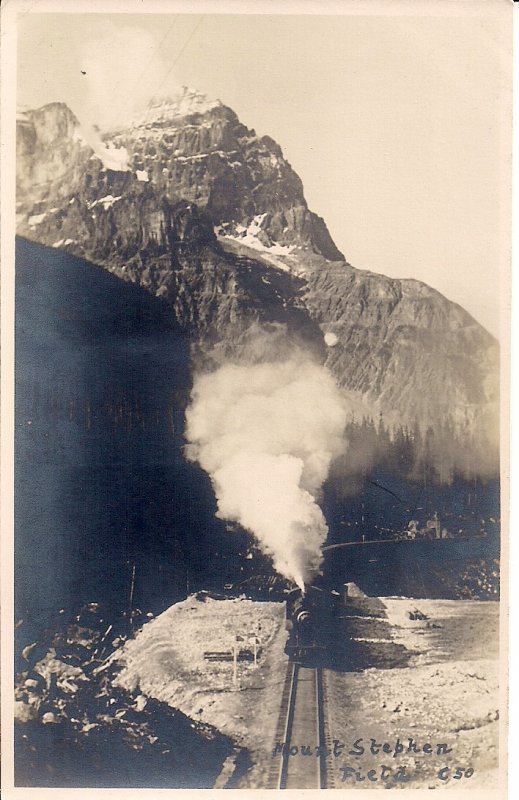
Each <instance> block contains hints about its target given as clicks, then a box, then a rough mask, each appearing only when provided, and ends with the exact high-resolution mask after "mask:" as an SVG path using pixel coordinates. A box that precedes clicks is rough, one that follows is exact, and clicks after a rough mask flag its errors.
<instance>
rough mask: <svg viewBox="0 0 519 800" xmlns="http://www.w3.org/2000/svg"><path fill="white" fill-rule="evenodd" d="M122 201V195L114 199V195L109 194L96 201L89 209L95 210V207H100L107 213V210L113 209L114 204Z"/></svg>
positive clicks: (89, 205) (90, 204)
mask: <svg viewBox="0 0 519 800" xmlns="http://www.w3.org/2000/svg"><path fill="white" fill-rule="evenodd" d="M121 199H122V195H119V196H118V197H114V196H113V194H107V195H105V196H104V197H100V198H99V199H98V200H94V202H93V203H89V204H88V207H89V208H94V207H95V206H97V205H99V206H103V208H104V209H105V211H106V209H107V208H111V207H112V206H113V204H114V203H117V201H118V200H121Z"/></svg>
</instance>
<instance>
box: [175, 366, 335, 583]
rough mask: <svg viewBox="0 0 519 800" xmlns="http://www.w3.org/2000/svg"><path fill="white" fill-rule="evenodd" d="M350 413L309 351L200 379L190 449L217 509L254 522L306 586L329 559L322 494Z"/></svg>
mask: <svg viewBox="0 0 519 800" xmlns="http://www.w3.org/2000/svg"><path fill="white" fill-rule="evenodd" d="M345 422H346V407H345V403H344V400H343V399H342V397H341V395H340V393H339V391H338V389H337V387H336V385H335V383H334V381H333V378H332V377H331V375H330V374H329V373H328V372H327V371H326V369H325V368H324V367H322V366H319V365H317V364H315V363H313V362H311V361H310V360H308V358H306V357H305V356H303V355H301V354H297V355H296V356H294V357H292V358H289V359H285V360H283V361H277V362H276V361H275V362H271V363H260V364H252V365H247V366H244V365H242V364H239V365H238V364H226V365H224V366H221V367H220V368H219V369H217V370H216V371H214V372H212V373H209V374H201V375H198V377H197V378H196V379H195V382H194V387H193V391H192V402H191V405H190V407H189V408H188V410H187V438H188V440H189V442H190V445H188V448H187V455H188V458H190V460H192V461H198V462H199V463H200V465H201V466H202V467H203V469H205V470H206V471H207V472H208V473H209V475H210V476H211V480H212V483H213V487H214V490H215V493H216V497H217V501H218V516H219V517H221V518H223V519H229V520H234V521H236V522H239V523H240V524H241V525H243V526H244V527H245V528H247V529H249V530H250V531H252V533H253V534H254V535H255V537H256V539H257V541H258V543H259V545H260V547H261V549H262V550H263V552H265V553H266V554H267V555H269V556H271V557H272V560H273V563H274V567H275V569H276V570H277V571H278V572H280V573H281V574H282V575H284V576H285V577H287V578H289V579H291V580H294V581H295V582H296V583H297V584H298V585H299V586H300V587H301V588H302V589H304V585H305V583H309V582H310V581H311V580H312V578H313V577H315V575H316V574H318V572H319V569H320V566H321V562H322V554H321V546H322V544H323V542H324V541H325V539H326V535H327V532H328V528H327V525H326V522H325V519H324V517H323V514H322V511H321V509H320V508H319V506H318V505H317V502H316V499H317V498H318V495H319V492H320V489H321V487H322V485H323V482H324V481H325V479H326V477H327V475H328V470H329V467H330V463H331V461H332V459H333V458H334V457H335V456H337V455H338V454H339V453H341V452H342V450H343V448H344V440H343V431H344V426H345Z"/></svg>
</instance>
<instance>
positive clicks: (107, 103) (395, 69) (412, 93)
mask: <svg viewBox="0 0 519 800" xmlns="http://www.w3.org/2000/svg"><path fill="white" fill-rule="evenodd" d="M447 2H448V0H444V2H443V5H445V3H447ZM453 2H454V4H455V3H456V2H457V0H450V6H451V9H452V6H453ZM489 4H490V6H491V7H493V8H494V7H495V8H499V9H501V8H502V9H504V8H505V3H500V2H498V1H497V0H489V3H487V10H488V5H489ZM121 5H122V4H120V6H121ZM344 5H345V6H346V7H347V6H348V3H345V4H344ZM367 5H369V6H372V4H371V3H369V4H367ZM419 5H420V4H417V6H416V9H418V6H419ZM464 5H465V4H464V3H463V2H458V8H459V9H460V10H461V8H462V6H464ZM34 6H37V3H35V4H34ZM63 6H64V4H63V3H62V7H63ZM438 6H440V7H441V6H442V2H441V1H440V3H439V4H432V3H431V4H429V8H430V9H437V8H438ZM69 7H70V8H73V7H74V3H71V4H70V6H68V5H67V10H68V8H69ZM124 7H125V8H127V7H130V6H127V4H126V3H125V4H124ZM141 7H142V6H141ZM189 7H192V8H195V7H196V6H195V5H192V6H187V5H186V6H184V8H189ZM365 7H367V6H365ZM386 7H387V6H386ZM171 8H173V5H171ZM469 8H470V6H469ZM471 8H472V13H469V14H463V13H460V14H454V15H453V14H450V15H449V16H442V15H440V14H436V13H428V14H426V15H425V16H424V15H423V14H416V15H414V14H412V13H411V14H407V15H404V16H398V15H396V16H387V15H386V16H378V15H374V14H366V15H359V14H354V15H350V14H341V15H319V14H318V15H299V16H298V15H294V14H291V15H290V14H288V15H287V14H285V15H283V14H281V15H279V14H278V15H265V14H261V15H259V14H214V13H213V14H190V13H168V14H148V13H147V14H136V13H133V14H127V13H119V14H113V13H112V14H98V13H89V14H77V13H71V14H69V13H61V14H41V13H36V10H34V9H33V11H32V13H26V14H24V15H23V17H21V18H20V22H19V38H18V78H17V81H18V82H17V87H18V101H19V103H20V104H23V105H27V106H29V107H38V106H41V105H43V104H45V103H47V102H51V101H55V100H60V101H63V102H65V103H67V104H68V105H69V106H70V107H71V108H72V110H73V111H74V112H75V113H76V115H77V116H78V117H79V118H80V119H81V120H82V121H83V122H85V123H93V124H97V125H99V126H100V127H101V128H102V129H104V128H107V127H110V126H111V125H113V124H115V123H116V122H117V121H118V120H119V119H121V118H126V119H128V118H131V116H132V115H133V113H134V112H135V110H136V109H137V108H139V107H140V106H142V105H143V104H145V103H146V102H147V101H148V99H149V98H150V97H151V96H153V95H157V94H161V95H162V94H168V93H174V92H175V91H177V90H178V89H179V88H180V87H181V86H182V85H187V86H190V87H193V88H197V89H199V90H200V91H202V92H204V93H206V94H207V95H208V96H209V97H213V98H219V99H220V100H221V101H222V102H223V103H225V104H226V105H228V106H230V107H231V108H233V110H234V111H235V112H236V113H237V114H238V116H239V118H240V120H241V121H242V122H243V123H244V124H245V125H247V126H248V127H250V128H254V129H255V130H256V132H257V133H258V134H259V135H264V134H268V135H269V136H271V137H272V138H273V139H275V140H276V141H277V142H278V143H279V144H280V146H281V148H282V150H283V154H284V156H285V157H286V158H287V159H288V161H289V162H290V163H291V164H292V166H293V168H294V169H295V171H296V172H297V173H298V175H299V176H300V177H301V179H302V181H303V185H304V189H305V196H306V199H307V201H308V204H309V206H310V208H311V209H312V210H313V211H315V212H316V213H317V214H319V215H320V216H322V217H324V219H325V221H326V223H327V225H328V228H329V230H330V233H331V235H332V238H333V239H334V241H335V243H336V244H337V246H338V247H339V249H340V250H341V251H342V252H343V253H344V255H345V257H346V258H347V260H348V261H349V262H350V263H351V264H353V265H354V266H355V267H358V268H360V269H368V270H372V271H374V272H380V273H383V274H385V275H389V276H391V277H396V278H416V279H418V280H422V281H424V282H426V283H428V284H429V285H431V286H433V287H434V288H436V289H438V290H439V291H441V292H442V293H443V294H444V295H446V296H447V297H448V298H449V299H451V300H454V301H455V302H457V303H459V304H460V305H462V306H463V307H464V308H466V309H467V310H468V311H469V312H470V313H471V314H472V315H473V316H474V317H475V318H476V319H477V320H478V321H479V322H481V323H482V324H483V325H484V326H485V327H486V328H487V329H488V330H490V331H491V332H492V333H493V334H494V335H496V336H499V333H500V318H502V314H501V315H500V297H502V291H504V290H505V289H506V282H507V279H508V260H509V252H508V236H507V233H508V228H509V226H510V224H511V223H510V222H509V219H508V214H509V209H508V203H509V197H508V194H509V182H510V175H509V172H510V166H509V162H510V158H511V156H510V151H511V138H510V111H509V104H510V102H511V100H510V97H511V94H510V93H511V74H512V73H511V63H510V58H511V20H510V19H509V15H508V14H507V13H498V14H497V15H495V14H488V13H486V14H485V15H479V14H478V13H476V12H477V9H478V8H480V6H479V5H478V4H477V3H476V4H473V5H472V6H471ZM506 10H507V11H508V4H506ZM84 73H86V74H84ZM500 290H501V291H500Z"/></svg>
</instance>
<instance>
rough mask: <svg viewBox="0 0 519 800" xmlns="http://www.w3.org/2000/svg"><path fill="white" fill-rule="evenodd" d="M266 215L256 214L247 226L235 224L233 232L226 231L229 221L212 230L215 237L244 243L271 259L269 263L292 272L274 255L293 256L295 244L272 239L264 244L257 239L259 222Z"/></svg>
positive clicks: (259, 227) (259, 228)
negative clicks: (284, 243) (281, 242)
mask: <svg viewBox="0 0 519 800" xmlns="http://www.w3.org/2000/svg"><path fill="white" fill-rule="evenodd" d="M266 216H267V215H266V214H256V216H255V217H253V218H252V220H251V222H250V223H249V226H248V227H247V228H246V227H245V226H244V225H241V224H240V223H237V224H235V225H234V233H228V232H227V230H226V228H228V227H229V223H224V224H223V225H219V226H215V228H214V232H215V234H216V236H217V238H219V239H223V240H225V239H227V240H231V241H233V242H236V243H237V244H242V245H246V246H247V247H250V248H252V249H253V250H257V251H258V252H260V253H262V255H264V256H265V257H267V259H268V260H269V261H271V263H272V264H273V265H274V266H275V267H277V268H278V269H281V270H284V271H285V272H292V271H293V270H292V268H291V267H290V266H289V265H288V264H287V263H286V262H284V261H283V260H279V259H278V258H276V256H284V257H287V256H288V257H291V258H293V256H292V253H293V251H294V250H295V249H296V247H295V245H289V246H287V245H282V244H279V242H274V241H273V242H271V244H270V245H266V244H263V242H261V241H260V240H259V239H258V234H259V232H260V230H261V223H262V222H263V220H264V219H265V217H266Z"/></svg>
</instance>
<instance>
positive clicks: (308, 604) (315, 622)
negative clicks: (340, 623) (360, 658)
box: [285, 585, 341, 666]
mask: <svg viewBox="0 0 519 800" xmlns="http://www.w3.org/2000/svg"><path fill="white" fill-rule="evenodd" d="M340 608H341V595H340V594H339V592H337V591H334V590H328V589H326V588H322V587H320V586H316V585H313V586H306V587H305V591H304V592H302V591H301V589H298V588H296V589H292V590H291V591H288V592H287V594H286V617H285V628H286V630H287V631H288V632H289V636H288V640H287V644H286V646H285V653H286V654H287V655H288V657H289V658H290V660H291V661H294V662H296V663H298V664H302V665H307V666H310V665H314V666H318V665H320V664H324V662H325V661H327V660H328V659H329V657H330V652H331V649H332V646H333V641H334V637H335V635H336V618H337V615H338V613H339V611H340Z"/></svg>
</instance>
